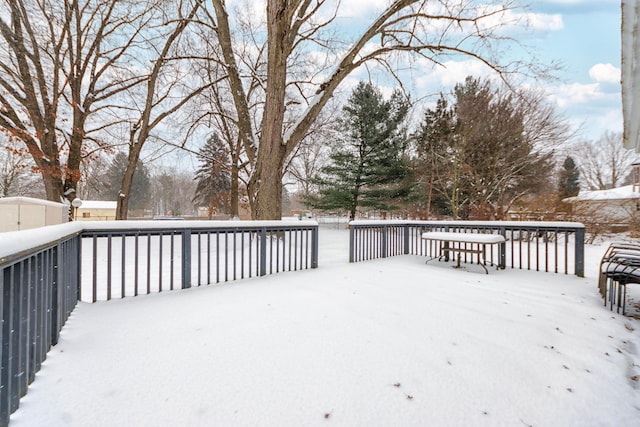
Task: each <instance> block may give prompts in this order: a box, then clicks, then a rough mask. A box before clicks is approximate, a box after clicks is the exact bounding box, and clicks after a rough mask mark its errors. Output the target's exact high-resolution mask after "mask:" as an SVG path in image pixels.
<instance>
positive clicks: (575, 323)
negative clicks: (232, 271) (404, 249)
mask: <svg viewBox="0 0 640 427" xmlns="http://www.w3.org/2000/svg"><path fill="white" fill-rule="evenodd" d="M347 245H348V236H347V232H346V231H344V230H336V229H328V228H322V229H321V230H320V251H321V252H320V268H319V269H317V270H305V271H299V272H292V273H283V274H279V275H274V276H267V277H262V278H254V279H249V280H244V281H239V282H235V283H227V284H224V285H215V286H207V287H201V288H192V289H188V290H183V291H173V292H166V293H162V294H153V295H147V296H139V297H136V298H126V299H124V300H115V301H109V302H99V303H96V304H88V303H80V304H79V305H78V307H77V308H76V310H75V311H74V312H73V314H72V315H71V318H70V319H69V321H68V322H67V325H66V326H65V328H64V329H63V330H62V334H61V339H60V342H59V344H58V345H57V346H56V347H54V348H53V349H52V351H51V352H50V353H49V355H48V358H47V360H46V362H45V363H44V364H43V367H42V370H41V371H40V372H39V373H38V374H37V377H36V381H35V382H34V383H33V384H32V385H31V387H30V388H29V392H28V394H27V396H26V397H25V398H23V399H22V400H21V403H20V409H19V410H18V411H17V412H16V413H15V414H14V415H13V416H12V417H11V426H12V427H15V426H19V427H22V426H82V427H84V426H96V427H97V426H257V425H260V426H325V425H327V426H330V425H331V426H620V425H625V426H630V425H639V423H640V421H639V420H640V381H638V376H639V375H640V322H639V321H638V320H636V319H633V318H628V317H623V316H621V315H618V314H615V313H612V312H611V311H609V310H608V309H607V308H605V307H603V305H602V300H601V299H600V296H599V294H598V292H597V289H596V271H597V265H598V261H599V259H600V257H601V255H602V253H603V252H604V250H605V245H601V246H588V247H587V249H586V254H587V260H586V266H587V268H586V275H587V277H585V278H578V277H575V276H571V275H559V274H553V273H542V272H530V271H520V270H511V269H508V270H504V271H496V270H490V274H489V275H485V274H484V272H483V271H482V269H481V268H480V267H479V266H474V265H470V266H467V267H465V268H464V269H459V270H458V269H453V268H451V265H452V264H451V263H449V264H445V263H443V262H435V261H432V262H430V263H429V264H427V265H425V263H424V258H420V257H417V256H401V257H395V258H389V259H383V260H376V261H366V262H361V263H356V264H348V263H347V258H348V256H347Z"/></svg>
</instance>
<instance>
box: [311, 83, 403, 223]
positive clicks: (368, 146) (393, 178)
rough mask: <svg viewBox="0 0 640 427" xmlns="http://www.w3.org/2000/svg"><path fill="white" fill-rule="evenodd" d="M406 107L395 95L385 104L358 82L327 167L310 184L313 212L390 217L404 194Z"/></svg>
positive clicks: (375, 92) (373, 90)
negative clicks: (313, 192) (368, 212)
mask: <svg viewBox="0 0 640 427" xmlns="http://www.w3.org/2000/svg"><path fill="white" fill-rule="evenodd" d="M408 109H409V104H408V102H407V100H406V99H405V98H404V97H403V96H402V94H401V93H400V92H399V91H396V92H394V93H393V94H392V95H391V97H390V98H389V99H388V100H385V99H384V97H383V96H382V93H381V92H380V90H379V89H378V88H376V87H375V86H374V85H373V84H371V83H364V82H360V83H359V84H358V86H357V87H356V88H355V89H354V90H353V92H352V93H351V96H350V98H349V100H348V101H347V104H346V105H345V106H344V107H343V109H342V110H343V113H344V114H343V118H342V119H341V120H339V123H338V129H337V130H338V132H339V134H340V137H339V139H338V141H337V142H336V144H335V147H334V149H333V152H332V154H331V155H330V156H329V164H328V165H327V166H325V167H323V168H322V169H321V171H320V176H319V177H317V178H316V179H315V180H314V181H315V183H316V184H317V185H318V188H319V191H318V194H316V195H312V196H310V197H308V198H307V202H308V203H309V204H310V205H311V206H312V207H314V208H317V209H322V210H344V211H347V212H348V213H349V218H350V219H354V218H355V215H356V212H357V210H358V208H367V209H373V210H381V211H389V210H393V209H395V208H396V205H397V204H396V203H395V202H396V201H397V200H398V199H399V198H401V197H403V196H406V195H407V194H408V188H406V180H404V178H405V177H406V176H407V174H408V173H409V168H408V167H407V164H406V162H405V159H404V156H403V155H404V151H405V148H406V144H407V139H406V137H405V133H404V130H405V129H404V126H403V124H404V120H405V118H406V116H407V112H408Z"/></svg>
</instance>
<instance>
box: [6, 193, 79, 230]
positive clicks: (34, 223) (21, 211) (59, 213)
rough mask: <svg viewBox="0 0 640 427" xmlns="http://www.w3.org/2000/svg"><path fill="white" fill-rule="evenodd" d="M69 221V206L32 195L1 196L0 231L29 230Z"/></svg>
mask: <svg viewBox="0 0 640 427" xmlns="http://www.w3.org/2000/svg"><path fill="white" fill-rule="evenodd" d="M68 221H69V206H68V205H65V204H64V203H56V202H50V201H48V200H41V199H33V198H31V197H4V198H0V232H5V231H18V230H28V229H30V228H37V227H44V226H45V225H55V224H62V223H63V222H68Z"/></svg>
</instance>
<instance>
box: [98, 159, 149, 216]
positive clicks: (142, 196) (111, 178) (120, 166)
mask: <svg viewBox="0 0 640 427" xmlns="http://www.w3.org/2000/svg"><path fill="white" fill-rule="evenodd" d="M127 164H128V158H127V155H126V154H125V153H123V152H118V153H117V154H116V155H115V156H114V158H113V160H112V161H111V165H110V166H109V169H108V170H107V173H106V180H107V182H106V183H105V189H104V191H103V192H102V194H103V196H104V197H106V198H107V199H109V200H118V197H119V196H120V194H119V191H120V190H119V189H120V184H121V182H122V176H123V175H124V171H125V169H126V167H127ZM150 194H151V180H150V178H149V172H148V171H147V168H146V167H145V166H144V164H143V163H142V161H141V160H138V163H137V164H136V170H135V174H134V176H133V183H132V185H131V195H130V196H131V197H130V199H129V209H130V210H136V209H145V208H147V206H148V204H149V201H150Z"/></svg>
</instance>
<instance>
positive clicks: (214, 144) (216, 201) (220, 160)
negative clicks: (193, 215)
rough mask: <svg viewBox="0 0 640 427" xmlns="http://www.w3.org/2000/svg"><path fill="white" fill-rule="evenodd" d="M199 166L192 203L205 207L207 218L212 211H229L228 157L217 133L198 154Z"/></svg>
mask: <svg viewBox="0 0 640 427" xmlns="http://www.w3.org/2000/svg"><path fill="white" fill-rule="evenodd" d="M198 161H199V162H200V166H199V167H198V170H197V171H196V175H195V177H194V180H195V181H196V190H195V195H194V197H193V202H194V203H198V204H200V205H201V206H206V207H207V208H208V210H209V218H211V217H212V216H213V213H214V211H217V210H221V211H223V212H226V211H228V210H229V205H230V193H229V191H230V190H231V176H230V174H229V169H230V168H229V156H228V153H227V150H226V149H225V146H224V144H223V143H222V141H221V140H220V137H219V136H218V134H217V133H214V134H213V135H211V137H209V139H207V142H206V143H205V144H204V146H203V147H202V148H201V149H200V151H199V153H198Z"/></svg>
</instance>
